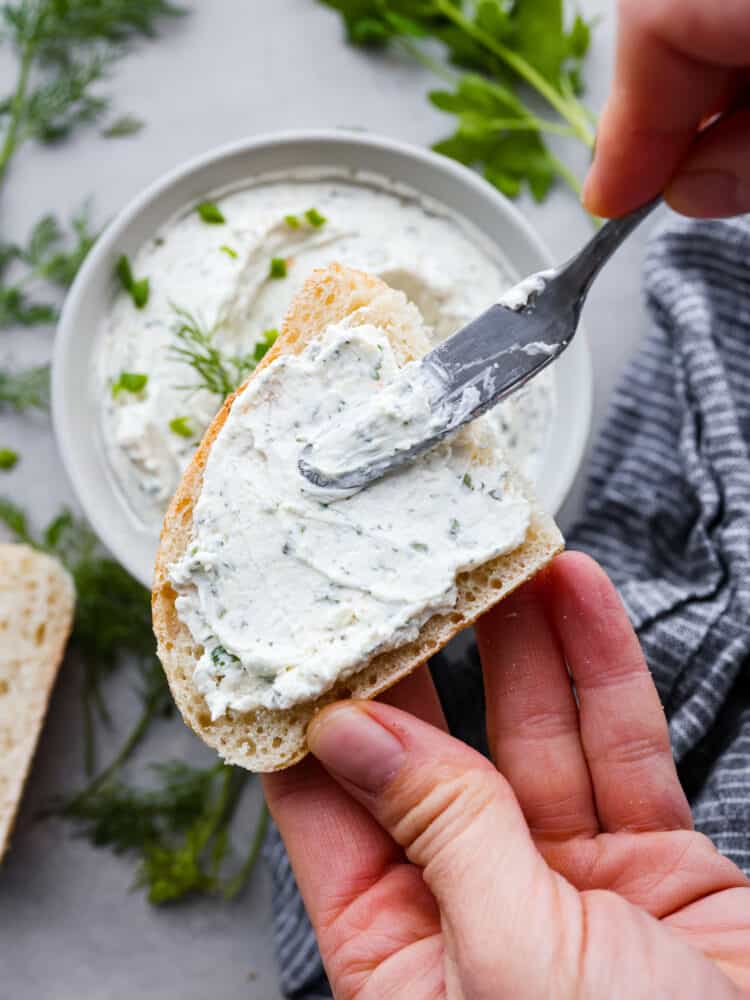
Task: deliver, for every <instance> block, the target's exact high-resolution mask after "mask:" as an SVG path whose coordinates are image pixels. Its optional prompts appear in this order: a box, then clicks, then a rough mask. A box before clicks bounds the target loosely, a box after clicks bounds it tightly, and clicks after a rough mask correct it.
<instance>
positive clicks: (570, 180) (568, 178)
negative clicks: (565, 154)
mask: <svg viewBox="0 0 750 1000" xmlns="http://www.w3.org/2000/svg"><path fill="white" fill-rule="evenodd" d="M549 155H550V159H551V160H552V162H553V164H554V167H555V170H556V171H557V173H558V174H559V176H560V177H561V178H562V179H563V180H564V181H565V183H566V184H568V185H569V186H570V187H571V188H572V189H573V191H575V193H576V194H577V195H578V196H579V197H580V196H581V191H582V185H581V182H580V181H579V180H578V178H577V177H576V175H575V174H574V173H573V171H572V170H571V169H570V167H568V166H567V165H566V164H565V163H563V161H562V160H560V159H558V158H557V157H556V156H553V155H552V153H550V154H549Z"/></svg>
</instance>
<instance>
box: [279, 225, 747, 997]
mask: <svg viewBox="0 0 750 1000" xmlns="http://www.w3.org/2000/svg"><path fill="white" fill-rule="evenodd" d="M645 294H646V301H647V305H648V309H649V312H650V315H651V319H652V329H651V331H650V333H649V334H648V336H647V337H646V339H645V341H644V343H643V346H642V347H641V349H640V351H639V353H638V355H637V357H636V358H635V360H634V361H633V362H632V363H631V364H630V366H629V367H628V369H627V371H626V372H625V374H624V376H623V378H622V380H621V382H620V384H619V386H618V388H617V390H616V392H615V396H614V400H613V403H612V408H611V412H610V415H609V419H608V421H607V424H606V427H605V429H604V431H603V433H602V435H601V437H600V439H599V441H598V443H597V446H596V448H595V450H594V455H593V459H592V463H591V469H590V483H589V488H588V493H587V500H586V505H585V510H584V514H583V517H582V520H581V522H580V523H579V525H578V527H577V528H576V529H574V531H573V532H572V533H571V535H570V537H569V539H568V544H569V546H570V547H572V548H580V549H584V550H585V551H587V552H589V553H590V554H591V555H592V556H594V557H595V558H596V559H598V560H599V562H601V563H602V564H603V565H604V567H605V568H606V569H607V571H608V572H609V574H610V576H611V577H612V578H613V580H614V581H615V583H616V584H617V586H618V588H619V591H620V593H621V595H622V597H623V599H624V601H625V604H626V606H627V608H628V612H629V614H630V617H631V619H632V621H633V624H634V626H635V628H636V629H637V631H638V634H639V636H640V639H641V643H642V644H643V648H644V650H645V653H646V657H647V659H648V663H649V666H650V668H651V670H652V673H653V676H654V680H655V681H656V685H657V687H658V689H659V693H660V695H661V698H662V701H663V703H664V707H665V710H666V712H667V716H668V718H669V728H670V734H671V738H672V746H673V749H674V754H675V758H676V760H677V763H678V768H679V773H680V778H681V780H682V782H683V785H684V786H685V788H686V790H687V793H688V795H689V797H690V800H691V803H692V806H693V814H694V817H695V824H696V827H697V828H698V829H699V830H701V831H703V832H704V833H706V834H708V836H710V837H711V838H712V840H713V841H714V843H715V844H716V846H717V847H718V848H719V850H721V851H722V852H723V853H725V854H727V855H728V856H729V857H731V858H733V859H734V860H735V861H736V862H737V864H738V865H740V867H742V868H743V869H744V870H745V871H746V872H747V873H748V874H750V658H749V654H750V219H741V220H732V221H728V222H691V221H688V220H684V219H679V218H677V217H675V216H670V217H669V218H668V219H667V221H666V223H665V224H664V225H663V226H662V228H661V229H660V231H659V232H658V233H657V234H656V236H655V237H654V239H653V240H652V243H651V246H650V250H649V253H648V257H647V261H646V268H645ZM615 322H616V319H615ZM432 669H433V676H434V677H435V681H436V684H437V687H438V691H439V693H440V696H441V699H442V701H443V704H444V706H445V708H446V714H447V716H448V722H449V724H450V726H451V730H452V731H453V732H454V733H455V734H456V735H458V736H460V737H461V738H463V739H465V740H466V741H467V742H470V743H472V744H473V745H476V746H478V747H479V748H480V749H485V748H486V747H485V737H484V728H483V716H484V704H483V698H482V686H481V675H480V673H479V665H478V658H477V654H476V649H475V648H473V647H472V648H470V649H469V651H468V653H466V652H465V653H462V654H460V655H456V653H454V652H452V651H451V649H450V647H449V649H448V650H447V651H446V652H444V653H443V654H441V655H440V656H439V657H436V659H435V660H434V661H433V663H432ZM266 856H267V859H268V861H269V863H270V867H271V874H272V877H273V885H274V921H275V924H274V927H275V934H276V945H277V949H278V958H279V965H280V971H281V985H282V989H283V991H284V993H285V995H286V996H289V997H295V998H300V1000H316V998H321V997H330V996H331V992H330V988H329V987H328V984H327V982H326V979H325V974H324V972H323V967H322V965H321V962H320V956H319V954H318V951H317V948H316V945H315V937H314V934H313V931H312V928H311V927H310V923H309V921H308V919H307V915H306V913H305V910H304V907H303V905H302V901H301V899H300V896H299V893H298V891H297V887H296V884H295V882H294V876H293V874H292V871H291V869H290V867H289V862H288V859H287V857H286V854H285V852H284V848H283V845H282V843H281V840H280V839H279V836H278V833H277V832H276V831H275V830H272V832H271V834H270V836H269V840H268V843H267V849H266Z"/></svg>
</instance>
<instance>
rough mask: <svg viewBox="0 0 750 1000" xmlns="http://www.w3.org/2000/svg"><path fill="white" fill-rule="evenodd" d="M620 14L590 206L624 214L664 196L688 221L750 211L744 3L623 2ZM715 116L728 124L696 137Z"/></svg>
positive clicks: (748, 34)
mask: <svg viewBox="0 0 750 1000" xmlns="http://www.w3.org/2000/svg"><path fill="white" fill-rule="evenodd" d="M619 14H620V16H619V33H618V40H617V58H616V65H615V75H614V81H613V83H612V87H611V90H610V96H609V100H608V101H607V105H606V107H605V109H604V112H603V114H602V117H601V121H600V124H599V129H598V132H597V140H596V155H595V158H594V163H593V166H592V168H591V172H590V174H589V177H588V178H587V181H586V184H585V186H584V204H585V205H586V207H587V208H588V209H589V211H591V212H593V213H594V214H596V215H604V216H619V215H622V214H624V213H625V212H627V211H629V210H630V209H633V208H637V207H638V206H639V205H641V204H643V203H644V202H646V201H648V200H649V199H650V198H653V197H655V196H656V195H657V194H658V193H659V192H660V191H662V190H665V196H666V199H667V201H668V202H669V204H670V205H671V206H672V207H673V208H674V209H676V210H677V211H678V212H683V213H684V214H685V215H693V216H699V217H718V216H726V215H739V214H740V213H742V212H748V211H750V106H748V104H747V101H745V107H744V108H743V107H742V99H743V96H744V97H745V98H746V97H747V88H748V85H750V5H749V4H748V3H747V0H715V2H707V0H620V3H619ZM732 108H735V110H732ZM718 112H726V114H725V116H724V118H723V119H722V120H721V121H720V122H719V123H717V124H716V125H715V126H713V127H712V128H711V129H710V130H709V131H708V132H706V134H704V135H702V136H700V137H698V138H696V136H697V133H698V130H699V128H700V127H701V125H702V124H703V123H705V122H706V121H708V120H709V119H710V118H711V117H712V116H714V115H716V114H717V113H718Z"/></svg>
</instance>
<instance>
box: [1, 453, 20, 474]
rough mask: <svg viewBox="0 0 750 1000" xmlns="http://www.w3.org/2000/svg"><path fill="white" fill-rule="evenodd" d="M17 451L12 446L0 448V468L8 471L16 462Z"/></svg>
mask: <svg viewBox="0 0 750 1000" xmlns="http://www.w3.org/2000/svg"><path fill="white" fill-rule="evenodd" d="M18 458H19V455H18V452H17V451H13V449H12V448H0V469H3V470H4V471H5V472H8V471H9V470H10V469H12V468H13V466H14V465H16V464H17V463H18Z"/></svg>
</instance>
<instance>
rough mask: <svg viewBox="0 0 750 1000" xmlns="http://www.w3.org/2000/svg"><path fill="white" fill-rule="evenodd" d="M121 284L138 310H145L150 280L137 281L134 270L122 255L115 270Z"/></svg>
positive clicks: (141, 279)
mask: <svg viewBox="0 0 750 1000" xmlns="http://www.w3.org/2000/svg"><path fill="white" fill-rule="evenodd" d="M115 271H116V273H117V277H118V278H119V279H120V284H121V285H122V287H123V288H124V289H125V291H126V292H128V293H129V295H130V297H131V299H132V300H133V303H134V305H135V307H136V309H143V307H144V306H145V305H146V303H147V302H148V295H149V282H148V278H140V279H139V280H136V279H135V277H134V276H133V269H132V267H131V266H130V261H129V260H128V258H127V257H126V256H125V254H124V253H123V254H120V257H119V258H118V260H117V267H116V268H115Z"/></svg>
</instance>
